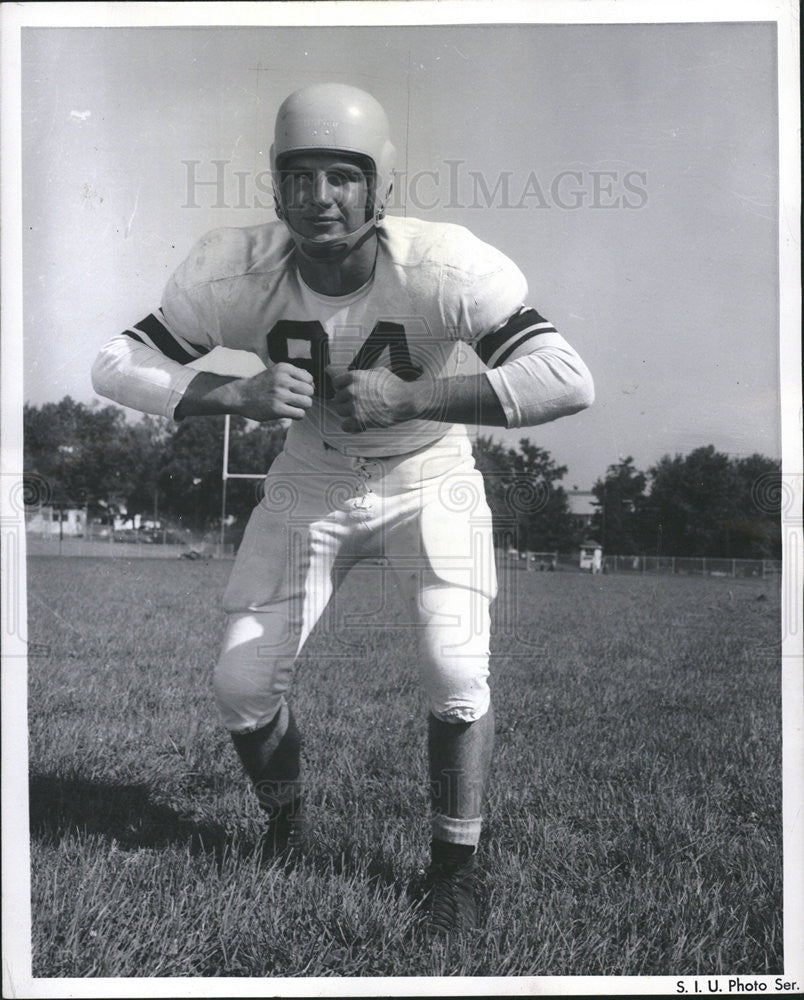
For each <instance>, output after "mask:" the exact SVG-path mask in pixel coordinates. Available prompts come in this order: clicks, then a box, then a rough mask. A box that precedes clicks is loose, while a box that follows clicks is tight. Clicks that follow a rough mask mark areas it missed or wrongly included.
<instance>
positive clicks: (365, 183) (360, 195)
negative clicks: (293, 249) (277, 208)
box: [281, 151, 370, 242]
mask: <svg viewBox="0 0 804 1000" xmlns="http://www.w3.org/2000/svg"><path fill="white" fill-rule="evenodd" d="M281 191H282V203H283V207H284V212H285V217H286V219H287V222H288V223H289V225H290V226H291V228H292V229H294V230H295V231H296V232H297V233H299V234H300V235H301V236H303V237H304V238H305V239H306V240H310V241H312V242H315V241H316V240H328V239H332V238H333V237H337V236H346V235H348V234H349V233H352V232H354V231H355V230H356V229H359V228H360V226H362V225H363V223H364V222H365V221H366V209H367V207H368V204H369V198H370V182H369V177H368V175H367V174H366V173H365V172H364V170H363V169H362V167H361V166H359V165H358V162H357V160H356V159H352V158H350V157H349V156H346V155H345V154H342V153H329V152H325V151H321V152H310V153H297V154H294V155H293V156H291V157H288V159H287V160H286V161H285V162H284V163H283V164H282V180H281Z"/></svg>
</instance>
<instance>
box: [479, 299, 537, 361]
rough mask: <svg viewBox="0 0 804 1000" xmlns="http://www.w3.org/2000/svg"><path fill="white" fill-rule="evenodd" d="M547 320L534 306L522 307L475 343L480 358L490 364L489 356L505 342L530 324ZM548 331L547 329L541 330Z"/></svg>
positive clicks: (533, 324)
mask: <svg viewBox="0 0 804 1000" xmlns="http://www.w3.org/2000/svg"><path fill="white" fill-rule="evenodd" d="M546 322H547V320H546V319H545V318H544V317H543V316H540V315H539V314H538V313H537V312H536V310H535V309H532V308H522V309H520V310H519V312H516V313H514V315H513V316H511V317H510V319H508V320H507V321H506V322H505V323H503V325H502V326H500V327H498V328H497V329H496V330H492V332H491V333H487V334H486V335H485V336H484V337H481V338H480V340H479V341H478V343H477V344H476V345H475V350H476V351H477V353H478V356H479V357H480V360H481V361H482V362H483V363H484V364H488V361H489V358H490V357H491V356H492V355H493V354H494V353H495V352H496V351H499V349H500V348H501V347H502V346H503V344H505V343H506V342H507V341H509V340H510V339H511V338H512V337H516V335H517V334H518V333H521V332H522V331H523V330H526V329H527V328H528V327H529V326H535V325H536V324H537V323H546ZM539 332H543V333H545V332H547V330H546V329H545V330H543V331H539Z"/></svg>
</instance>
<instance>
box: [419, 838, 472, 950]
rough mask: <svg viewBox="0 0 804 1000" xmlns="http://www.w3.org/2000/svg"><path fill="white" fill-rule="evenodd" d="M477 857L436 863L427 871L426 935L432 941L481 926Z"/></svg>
mask: <svg viewBox="0 0 804 1000" xmlns="http://www.w3.org/2000/svg"><path fill="white" fill-rule="evenodd" d="M476 888H477V877H476V872H475V858H474V855H472V856H471V857H469V858H467V859H466V860H464V861H433V862H432V863H431V865H430V868H429V869H428V871H427V880H426V893H425V897H424V898H425V904H426V907H427V919H426V923H425V933H426V934H427V936H428V937H430V938H439V937H441V938H443V937H445V936H447V935H449V934H453V933H456V932H457V933H459V932H461V931H470V930H473V929H474V928H475V927H477V903H476V902H475V890H476Z"/></svg>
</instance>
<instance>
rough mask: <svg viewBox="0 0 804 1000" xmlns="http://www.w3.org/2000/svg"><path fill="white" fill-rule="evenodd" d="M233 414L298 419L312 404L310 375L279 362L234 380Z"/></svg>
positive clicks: (252, 417) (251, 418)
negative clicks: (234, 406) (234, 403)
mask: <svg viewBox="0 0 804 1000" xmlns="http://www.w3.org/2000/svg"><path fill="white" fill-rule="evenodd" d="M236 386H237V390H236V391H237V396H238V399H237V403H236V410H235V412H236V413H239V414H240V415H241V416H243V417H248V418H249V420H259V421H260V422H263V421H266V420H277V419H279V418H280V417H290V419H291V420H301V418H302V417H303V416H304V414H305V413H306V412H307V410H309V409H310V407H311V406H312V405H313V392H314V383H313V376H312V375H311V374H310V373H309V372H306V371H305V370H304V369H303V368H297V367H296V366H295V365H291V364H288V363H287V362H286V361H281V362H280V363H279V364H277V365H274V366H272V367H271V368H267V369H266V370H265V371H264V372H259V373H258V374H257V375H252V376H251V378H244V379H238V381H237V383H236Z"/></svg>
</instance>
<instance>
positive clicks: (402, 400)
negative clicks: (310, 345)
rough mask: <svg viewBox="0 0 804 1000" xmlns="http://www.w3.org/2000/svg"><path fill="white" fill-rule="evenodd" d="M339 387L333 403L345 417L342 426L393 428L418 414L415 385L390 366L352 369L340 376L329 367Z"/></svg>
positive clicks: (335, 383)
mask: <svg viewBox="0 0 804 1000" xmlns="http://www.w3.org/2000/svg"><path fill="white" fill-rule="evenodd" d="M327 371H328V372H329V374H330V376H331V378H332V385H333V387H334V389H335V396H334V398H333V400H332V406H333V408H334V410H335V412H336V413H337V414H338V415H339V416H341V417H344V418H345V419H344V421H343V423H342V424H341V428H342V429H343V430H345V431H362V430H365V429H366V428H367V427H392V426H393V425H394V424H398V423H400V422H401V421H403V420H410V419H411V418H412V417H415V416H416V406H415V402H414V394H413V392H412V391H411V388H412V387H411V384H410V383H409V382H404V381H403V380H402V379H401V378H397V376H396V375H394V374H393V373H392V372H390V371H388V369H387V368H372V369H369V370H368V371H348V372H343V373H342V374H341V375H336V374H335V373H334V372H333V371H332V369H331V368H330V369H327Z"/></svg>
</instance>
